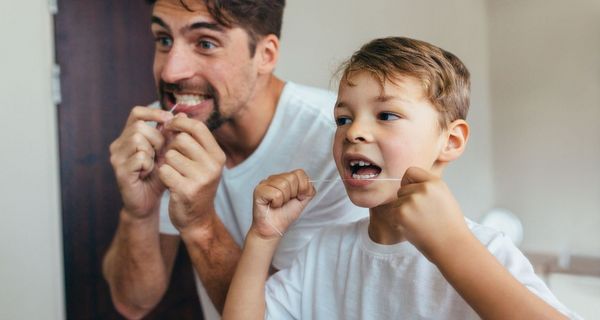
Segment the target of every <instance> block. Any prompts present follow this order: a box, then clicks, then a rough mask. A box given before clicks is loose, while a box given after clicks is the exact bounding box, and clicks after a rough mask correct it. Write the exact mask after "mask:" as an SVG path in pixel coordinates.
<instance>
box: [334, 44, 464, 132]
mask: <svg viewBox="0 0 600 320" xmlns="http://www.w3.org/2000/svg"><path fill="white" fill-rule="evenodd" d="M340 70H342V71H343V73H342V77H341V81H345V82H346V83H347V84H348V85H350V86H353V85H354V84H353V83H352V81H351V78H352V75H353V74H356V73H357V72H361V71H368V72H370V73H371V74H372V75H373V76H375V77H376V78H377V80H379V82H380V83H381V85H382V87H383V85H384V84H385V82H386V81H391V82H395V81H398V80H400V79H401V77H402V76H410V77H414V78H416V79H418V80H419V81H421V83H422V84H423V89H424V91H425V94H426V96H427V98H428V99H429V101H430V102H431V103H432V104H433V106H434V107H435V108H436V109H437V110H438V112H439V113H440V119H439V120H440V126H441V127H442V128H443V129H445V128H447V125H448V124H449V123H451V122H452V121H454V120H457V119H463V120H464V119H466V117H467V113H468V111H469V103H470V101H469V100H470V99H469V95H470V91H471V81H470V74H469V70H467V68H466V67H465V65H464V64H463V63H462V62H461V61H460V59H458V58H457V57H456V56H455V55H453V54H452V53H450V52H448V51H445V50H443V49H441V48H438V47H436V46H434V45H432V44H429V43H427V42H424V41H419V40H414V39H409V38H403V37H389V38H381V39H375V40H373V41H371V42H369V43H367V44H365V45H364V46H362V48H360V50H358V51H356V52H355V53H354V54H353V55H352V57H350V59H349V60H348V61H346V62H345V63H344V64H343V65H342V66H341V67H340Z"/></svg>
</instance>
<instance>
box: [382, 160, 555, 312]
mask: <svg viewBox="0 0 600 320" xmlns="http://www.w3.org/2000/svg"><path fill="white" fill-rule="evenodd" d="M388 210H392V211H394V212H393V213H392V214H389V215H387V216H389V217H393V218H392V220H391V221H389V222H388V223H390V224H395V225H396V227H397V229H398V230H401V232H402V235H403V237H405V238H406V239H407V240H408V241H410V242H411V243H412V244H413V245H415V247H417V249H419V251H420V252H421V253H423V255H425V256H426V257H427V258H428V259H429V260H430V261H431V262H432V263H434V264H435V265H436V266H437V267H438V269H439V270H440V272H441V273H442V274H443V275H444V277H445V278H446V280H447V281H448V282H449V283H450V284H451V285H452V286H453V287H454V289H456V291H457V292H458V293H459V294H460V295H461V296H462V297H463V299H464V300H465V301H466V302H467V303H468V304H469V305H470V306H471V307H472V308H473V309H474V310H475V311H476V312H477V313H478V314H479V316H481V317H482V318H483V319H565V317H564V316H563V315H562V314H560V313H559V312H558V311H557V310H556V309H554V308H553V307H552V306H550V305H549V304H547V303H546V302H545V301H544V300H542V299H541V298H539V297H538V296H536V295H535V294H534V293H533V292H531V291H529V290H528V289H527V288H526V287H525V286H524V285H523V284H521V283H520V282H519V281H518V280H517V279H516V278H514V277H513V276H512V274H510V273H509V272H508V271H507V270H506V269H505V268H504V266H503V265H501V264H500V263H499V262H498V261H497V260H496V258H495V257H494V256H493V255H492V254H491V253H490V252H489V251H488V250H487V248H486V247H484V246H483V245H482V244H481V243H480V242H479V240H478V239H477V238H475V236H474V235H473V234H472V233H471V231H470V230H469V228H468V226H467V225H466V223H465V220H464V216H463V215H462V212H461V209H460V206H459V205H458V203H457V202H456V200H455V199H454V197H453V195H452V193H451V192H450V190H449V189H448V187H447V185H446V184H445V183H444V182H443V181H442V180H441V179H440V178H439V177H437V176H434V175H432V174H431V173H429V172H427V171H425V170H422V169H419V168H409V169H408V170H407V171H406V173H405V175H404V177H403V180H402V186H401V188H400V190H399V191H398V199H397V200H396V201H395V202H394V203H392V204H390V205H389V208H388Z"/></svg>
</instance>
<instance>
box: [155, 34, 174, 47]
mask: <svg viewBox="0 0 600 320" xmlns="http://www.w3.org/2000/svg"><path fill="white" fill-rule="evenodd" d="M154 42H156V46H157V47H159V48H161V49H168V48H171V46H172V45H173V39H171V38H170V37H167V36H157V37H155V38H154Z"/></svg>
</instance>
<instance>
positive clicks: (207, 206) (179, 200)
mask: <svg viewBox="0 0 600 320" xmlns="http://www.w3.org/2000/svg"><path fill="white" fill-rule="evenodd" d="M163 130H165V131H167V132H166V133H165V134H169V132H171V134H173V137H172V140H171V141H170V143H169V145H167V146H166V150H167V151H166V153H165V154H164V164H162V165H161V166H160V168H159V177H160V181H162V182H163V183H164V184H165V186H167V188H168V189H169V191H170V192H171V199H170V201H169V215H170V217H171V221H172V222H173V225H174V226H175V227H176V228H177V229H178V230H179V231H183V229H185V228H186V227H188V226H191V225H193V224H196V223H200V224H202V223H204V222H206V221H207V220H206V219H204V218H207V217H208V215H207V213H208V212H213V211H214V198H215V194H216V192H217V187H218V185H219V180H220V179H221V173H222V171H223V166H224V165H225V160H226V157H225V153H224V152H223V150H221V147H220V146H219V145H218V143H217V141H216V140H215V138H214V137H213V135H212V133H211V132H210V130H208V128H207V127H206V125H205V124H204V123H202V122H201V121H197V120H193V119H188V118H187V116H185V114H181V113H180V114H178V115H177V116H176V117H175V118H174V119H173V120H172V121H170V122H168V123H166V124H165V126H164V129H163Z"/></svg>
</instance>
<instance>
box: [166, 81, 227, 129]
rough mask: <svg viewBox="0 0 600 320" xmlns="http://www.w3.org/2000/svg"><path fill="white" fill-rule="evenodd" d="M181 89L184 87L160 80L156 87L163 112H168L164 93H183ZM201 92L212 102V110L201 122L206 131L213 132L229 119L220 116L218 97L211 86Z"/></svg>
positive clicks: (207, 85) (208, 85)
mask: <svg viewBox="0 0 600 320" xmlns="http://www.w3.org/2000/svg"><path fill="white" fill-rule="evenodd" d="M183 89H184V87H183V86H182V85H180V84H177V83H167V82H164V81H163V80H160V82H159V87H158V96H159V101H160V106H161V108H162V109H163V110H168V107H167V106H166V105H165V99H167V98H166V97H165V96H166V95H167V94H166V93H165V92H170V94H172V93H174V92H175V93H179V92H182V91H184V90H183ZM201 92H204V93H205V94H207V95H208V96H210V98H211V99H212V100H213V110H212V111H211V113H210V114H209V115H208V118H207V119H206V120H204V121H203V122H204V124H205V125H206V127H207V128H208V130H210V131H214V130H216V129H217V128H219V127H220V126H221V125H223V124H224V123H225V122H227V121H229V120H230V119H229V118H227V117H224V116H223V115H222V114H221V110H220V106H219V101H220V100H219V96H218V93H217V91H216V90H215V89H214V87H213V86H211V85H210V84H206V87H205V88H204V90H202V91H201ZM173 98H174V97H173ZM175 103H177V101H175Z"/></svg>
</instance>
